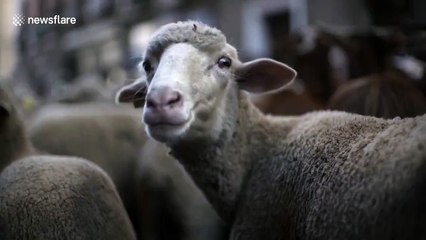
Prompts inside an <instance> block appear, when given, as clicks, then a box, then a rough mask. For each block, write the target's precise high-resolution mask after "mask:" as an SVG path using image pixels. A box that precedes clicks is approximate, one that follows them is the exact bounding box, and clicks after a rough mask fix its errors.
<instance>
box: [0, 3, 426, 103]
mask: <svg viewBox="0 0 426 240" xmlns="http://www.w3.org/2000/svg"><path fill="white" fill-rule="evenodd" d="M0 11H1V14H0V77H1V78H4V79H9V80H12V82H13V85H17V86H18V87H16V88H14V89H15V91H16V94H17V95H18V97H19V98H20V99H21V101H23V104H24V107H26V108H31V106H33V105H35V104H36V103H40V102H45V101H48V102H49V101H65V102H67V101H68V102H73V101H85V100H93V99H97V100H99V99H112V95H113V92H114V91H115V90H116V89H117V88H118V87H119V86H121V85H123V84H124V81H125V80H126V70H128V68H129V66H130V67H131V66H133V65H134V63H132V62H131V60H129V59H131V58H132V57H137V56H140V55H141V54H142V52H143V49H144V47H145V45H146V43H147V41H148V39H149V36H150V35H151V34H152V33H153V32H154V31H155V30H156V29H157V28H158V27H159V26H161V25H162V24H165V23H169V22H173V21H177V20H186V19H196V20H200V21H202V22H205V23H207V24H210V25H213V26H216V27H218V28H219V29H221V30H222V31H223V32H224V33H225V35H226V36H227V38H228V41H229V42H230V43H231V44H233V45H234V46H236V47H237V49H239V52H240V57H241V59H242V60H251V59H253V58H257V57H273V58H275V59H277V60H279V61H283V62H286V63H287V64H289V65H291V66H292V67H294V68H295V69H296V70H297V71H298V72H299V75H298V76H299V83H300V84H299V85H300V86H302V88H303V89H304V91H307V92H308V93H309V94H310V95H311V96H312V97H313V98H314V99H315V100H316V101H317V102H318V103H319V104H321V105H327V103H328V102H329V101H330V99H331V97H332V94H333V93H335V92H336V90H337V88H339V87H340V86H341V85H342V84H345V83H346V82H348V81H350V80H352V79H358V78H361V77H365V76H369V75H372V74H383V73H384V72H389V71H392V74H393V75H392V76H395V74H398V78H406V80H407V81H411V82H412V83H414V84H415V88H417V89H419V90H420V91H422V92H423V93H424V92H425V90H424V89H425V87H424V86H425V83H424V81H425V80H424V79H425V73H424V69H425V61H426V14H424V13H425V12H426V2H425V1H423V0H389V1H381V0H345V1H340V0H231V1H230V0H218V1H213V0H212V1H203V2H201V1H193V0H156V1H154V0H92V1H84V0H2V1H1V2H0ZM18 13H19V14H22V15H24V16H25V17H48V16H54V15H60V16H61V17H75V18H76V20H77V22H76V24H68V25H46V24H44V25H43V24H39V25H30V24H24V25H23V26H20V27H19V26H14V25H13V24H12V17H13V16H14V15H15V14H18ZM132 64H133V65H132ZM379 78H380V77H379Z"/></svg>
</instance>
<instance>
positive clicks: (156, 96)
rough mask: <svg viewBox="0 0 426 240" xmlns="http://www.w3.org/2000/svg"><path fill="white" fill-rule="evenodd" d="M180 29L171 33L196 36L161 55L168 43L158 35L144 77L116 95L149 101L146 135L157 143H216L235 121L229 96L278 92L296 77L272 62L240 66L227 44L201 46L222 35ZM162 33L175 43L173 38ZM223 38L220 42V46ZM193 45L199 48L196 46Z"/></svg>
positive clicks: (147, 54)
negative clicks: (226, 126) (210, 140)
mask: <svg viewBox="0 0 426 240" xmlns="http://www.w3.org/2000/svg"><path fill="white" fill-rule="evenodd" d="M180 24H181V25H177V26H173V25H172V27H171V28H173V29H175V28H179V27H181V28H182V29H181V31H179V34H181V35H182V32H183V33H185V31H187V32H186V33H187V35H191V36H187V37H185V36H180V38H179V39H182V40H181V41H179V40H176V39H174V40H173V41H172V43H169V44H167V45H166V46H165V47H164V48H163V49H158V48H159V47H158V46H157V45H161V44H159V43H158V44H157V42H159V41H160V40H161V39H164V38H165V37H163V36H161V34H157V35H155V36H154V37H153V38H152V40H151V42H150V44H149V45H150V46H156V47H151V49H155V50H151V49H150V48H148V51H146V52H145V56H144V60H143V63H142V66H143V69H144V71H145V76H144V77H143V78H141V79H139V80H137V81H136V82H134V83H133V84H131V85H129V86H125V87H124V88H122V89H121V90H120V91H119V92H118V94H117V100H118V101H119V102H129V101H133V102H134V103H135V102H137V101H140V99H145V105H144V112H143V121H144V122H145V124H146V131H147V133H148V134H149V135H150V136H151V137H152V138H154V139H156V140H157V141H160V142H164V143H167V144H168V145H173V144H174V143H176V142H178V141H181V140H184V141H191V140H199V139H200V138H203V137H206V136H207V137H210V138H211V137H213V138H217V137H219V134H220V133H221V132H222V128H223V126H224V124H225V123H229V122H231V121H230V118H232V117H234V118H235V117H236V111H235V109H237V108H238V101H232V100H230V99H236V98H232V97H230V96H237V95H238V94H237V93H238V90H239V89H241V90H247V91H250V92H256V93H259V92H265V91H270V90H276V89H279V88H281V87H282V86H283V85H285V84H287V83H288V82H289V81H291V80H292V79H293V78H294V77H295V75H296V73H295V71H294V70H292V69H291V68H289V67H288V66H286V65H284V64H282V63H279V62H276V61H273V60H271V59H258V60H255V61H252V62H248V63H241V62H240V61H239V59H238V56H237V51H236V50H235V48H233V47H232V46H231V45H229V44H227V43H226V42H224V43H223V44H218V43H217V42H211V43H210V44H209V43H206V44H204V42H201V43H200V42H199V39H206V41H209V40H207V37H206V36H204V35H208V34H212V32H213V33H215V34H216V35H218V34H221V33H220V32H219V31H218V30H216V29H211V28H210V27H208V26H206V25H201V30H200V32H201V33H200V34H199V35H196V36H195V37H194V36H192V35H194V33H193V32H197V31H198V30H197V27H194V26H196V25H195V24H192V23H191V22H190V23H187V24H185V23H184V24H182V23H180ZM189 26H190V27H191V28H190V29H189V30H188V27H189ZM206 29H207V30H206ZM163 31H164V32H166V33H167V34H165V33H163V34H164V35H166V37H167V38H171V37H170V35H171V33H170V32H167V31H165V30H163ZM203 31H204V32H203ZM215 31H217V32H218V33H216V32H215ZM175 32H176V31H175ZM206 32H207V33H206ZM203 33H204V35H203ZM159 35H160V37H159ZM209 36H210V35H209ZM221 36H223V35H218V36H217V37H218V39H219V40H220V39H222V38H220V37H221ZM223 38H224V37H223ZM159 39H160V40H159ZM193 39H196V40H197V42H195V43H194V42H191V41H195V40H193ZM219 40H218V41H219ZM162 45H165V44H162ZM200 45H201V46H202V47H200ZM229 105H233V106H229ZM230 111H231V112H230Z"/></svg>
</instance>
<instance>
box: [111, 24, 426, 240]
mask: <svg viewBox="0 0 426 240" xmlns="http://www.w3.org/2000/svg"><path fill="white" fill-rule="evenodd" d="M142 65H143V68H144V70H145V71H146V79H143V78H141V79H139V80H137V81H135V82H134V83H132V84H130V85H127V86H124V87H123V88H122V89H121V90H119V92H118V93H117V96H116V99H117V101H118V102H128V101H129V100H130V101H140V99H143V98H145V106H144V109H143V121H144V122H145V124H146V126H145V130H146V132H147V133H148V135H149V136H150V137H151V138H153V139H155V140H156V141H159V142H162V143H163V144H164V145H166V146H167V147H168V148H169V149H170V154H171V155H172V156H173V157H175V158H176V159H178V160H179V162H180V163H181V164H182V165H183V166H184V168H185V169H186V171H187V172H188V173H189V175H190V176H191V177H192V178H193V180H194V181H195V183H196V184H197V186H199V187H200V189H202V191H203V192H204V194H205V195H206V197H207V199H208V200H209V201H210V203H211V204H212V206H213V207H214V208H215V210H216V212H217V213H218V215H219V216H220V217H221V218H222V219H223V220H224V221H225V223H226V224H228V225H230V226H231V233H230V239H249V240H250V239H425V238H426V204H425V203H426V192H425V191H426V174H425V171H426V147H425V143H426V115H423V116H419V117H415V118H406V119H399V118H395V119H391V120H385V119H380V118H374V117H368V116H361V115H356V114H351V113H345V112H338V111H318V112H313V113H307V114H304V115H302V116H291V117H277V116H268V115H264V114H262V113H261V112H260V111H259V110H257V109H256V108H255V107H254V106H253V105H252V104H251V103H250V101H249V100H248V97H247V94H246V92H245V91H248V92H252V93H253V92H254V93H259V92H266V91H273V90H277V89H280V88H282V87H285V86H286V84H288V83H289V82H291V81H292V80H293V79H294V78H295V76H296V72H295V71H294V70H293V69H292V68H290V67H289V66H287V65H285V64H283V63H279V62H276V61H274V60H272V59H256V60H253V61H250V62H246V63H242V62H240V60H239V59H238V56H237V52H236V50H235V48H234V47H232V46H231V45H229V44H228V43H227V42H226V38H225V36H224V35H223V34H222V33H221V32H220V31H219V30H217V29H216V28H212V27H210V26H207V25H205V24H203V23H200V22H194V21H187V22H178V23H171V24H168V25H165V26H163V27H161V28H160V29H159V30H157V32H156V33H155V34H154V35H153V36H152V38H151V39H150V41H149V43H148V46H147V48H146V50H145V53H144V61H143V64H142Z"/></svg>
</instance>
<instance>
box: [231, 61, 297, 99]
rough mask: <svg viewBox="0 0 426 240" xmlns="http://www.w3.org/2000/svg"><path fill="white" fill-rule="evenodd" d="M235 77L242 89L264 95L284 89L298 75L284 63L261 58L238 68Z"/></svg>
mask: <svg viewBox="0 0 426 240" xmlns="http://www.w3.org/2000/svg"><path fill="white" fill-rule="evenodd" d="M235 75H236V76H237V82H238V85H239V87H240V89H243V90H247V91H249V92H252V93H262V92H268V91H272V90H277V89H280V88H282V87H284V86H285V85H287V84H288V83H290V82H291V81H292V80H293V79H294V78H295V77H296V75H297V73H296V71H295V70H294V69H292V68H291V67H289V66H287V65H286V64H284V63H280V62H278V61H275V60H272V59H269V58H261V59H256V60H253V61H250V62H247V63H243V64H241V65H240V66H238V67H237V68H236V72H235Z"/></svg>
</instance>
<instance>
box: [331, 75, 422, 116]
mask: <svg viewBox="0 0 426 240" xmlns="http://www.w3.org/2000/svg"><path fill="white" fill-rule="evenodd" d="M410 81H411V80H409V79H407V78H403V77H398V75H396V74H395V73H386V74H377V75H371V76H368V77H363V78H359V79H355V80H352V81H350V82H348V83H346V84H344V85H342V86H341V87H339V88H338V89H337V91H336V92H335V93H334V94H333V95H332V97H331V98H330V100H329V103H328V108H329V109H332V110H341V111H347V112H352V113H357V114H361V115H368V116H375V117H381V118H395V117H402V118H405V117H415V116H418V115H422V114H424V113H426V98H425V96H424V95H423V93H422V92H421V91H420V90H418V89H417V88H416V87H415V86H414V85H413V84H412V83H410Z"/></svg>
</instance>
